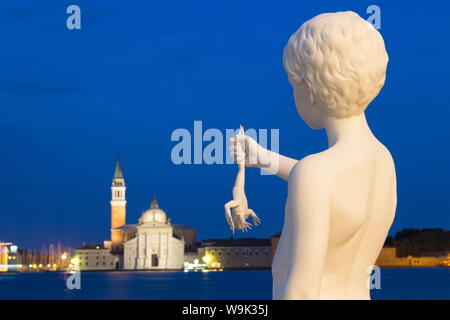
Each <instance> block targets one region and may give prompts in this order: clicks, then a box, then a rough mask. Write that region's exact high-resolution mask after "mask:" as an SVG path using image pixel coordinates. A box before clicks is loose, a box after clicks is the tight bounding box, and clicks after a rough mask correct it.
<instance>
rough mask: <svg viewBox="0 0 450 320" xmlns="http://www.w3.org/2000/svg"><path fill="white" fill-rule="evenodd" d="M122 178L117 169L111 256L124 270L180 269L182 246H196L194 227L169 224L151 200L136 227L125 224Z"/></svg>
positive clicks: (113, 195)
mask: <svg viewBox="0 0 450 320" xmlns="http://www.w3.org/2000/svg"><path fill="white" fill-rule="evenodd" d="M125 190H126V186H125V179H124V176H123V173H122V169H121V166H120V161H119V160H118V161H117V162H116V169H115V172H114V178H113V181H112V186H111V193H112V199H111V242H110V249H111V253H112V254H114V255H116V256H117V257H120V268H123V269H127V270H146V269H182V268H183V262H184V251H185V246H186V245H190V244H191V242H193V243H195V233H196V230H195V229H194V228H190V227H188V226H186V225H172V224H171V223H170V218H169V217H168V216H167V214H166V213H165V212H164V211H163V210H162V209H161V208H160V207H159V205H158V201H157V200H156V198H154V199H153V200H152V202H151V205H150V208H149V209H147V210H146V211H144V212H143V213H142V215H141V217H140V219H139V221H138V223H137V224H126V204H127V201H126V197H125Z"/></svg>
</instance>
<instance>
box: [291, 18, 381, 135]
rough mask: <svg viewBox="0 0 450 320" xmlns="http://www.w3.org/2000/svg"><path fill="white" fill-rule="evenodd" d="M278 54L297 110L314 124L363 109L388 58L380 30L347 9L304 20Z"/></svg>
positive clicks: (378, 84)
mask: <svg viewBox="0 0 450 320" xmlns="http://www.w3.org/2000/svg"><path fill="white" fill-rule="evenodd" d="M283 59H284V68H285V69H286V72H287V73H288V76H289V82H290V83H291V84H292V86H293V88H294V98H295V104H296V106H297V111H298V112H299V114H300V116H301V117H302V119H303V120H304V121H305V122H306V123H307V124H308V125H309V126H310V127H311V128H314V129H321V128H323V127H324V125H323V123H324V119H326V118H338V119H339V118H347V117H351V116H355V115H359V114H361V113H363V112H364V110H365V109H366V108H367V106H368V105H369V103H370V102H371V101H372V100H373V99H374V98H375V97H376V96H377V95H378V93H379V92H380V90H381V88H382V87H383V85H384V81H385V78H386V67H387V63H388V55H387V52H386V49H385V47H384V41H383V37H382V36H381V34H380V33H379V32H378V31H377V30H376V29H375V28H374V27H373V26H372V25H371V24H370V23H368V22H367V21H366V20H364V19H362V18H361V17H360V16H358V15H357V14H356V13H354V12H352V11H346V12H336V13H324V14H320V15H318V16H316V17H314V18H312V19H311V20H308V21H306V22H305V23H304V24H303V25H302V26H301V27H300V29H298V30H297V31H296V32H295V33H294V34H293V35H292V36H291V38H290V39H289V42H288V44H287V45H286V47H285V49H284V57H283Z"/></svg>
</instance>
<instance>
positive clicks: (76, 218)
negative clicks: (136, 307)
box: [0, 0, 450, 248]
mask: <svg viewBox="0 0 450 320" xmlns="http://www.w3.org/2000/svg"><path fill="white" fill-rule="evenodd" d="M419 3H420V4H419ZM70 4H77V5H79V6H80V7H81V11H82V30H75V31H69V30H68V29H67V28H66V18H67V16H68V15H67V14H66V8H67V6H68V5H70ZM371 4H373V3H371V2H365V1H299V0H297V1H293V0H289V1H288V0H285V1H274V0H272V1H261V0H258V1H256V0H251V1H250V0H246V1H241V0H227V1H225V0H196V1H181V0H177V1H124V0H122V1H111V0H110V1H106V0H103V1H94V0H83V1H82V0H73V1H70V2H69V1H51V0H46V1H44V0H40V1H31V0H28V1H15V0H4V1H2V2H1V4H0V36H1V37H0V38H1V40H2V49H1V50H0V66H1V67H0V70H1V71H0V101H1V104H0V108H1V117H0V147H1V150H2V156H1V157H0V168H1V175H2V176H1V184H0V199H1V212H0V239H1V240H6V241H13V242H15V243H17V244H18V245H19V246H20V247H25V248H40V247H42V246H43V245H48V244H49V243H50V242H57V241H58V240H61V242H62V243H63V244H67V245H70V246H73V247H78V246H80V245H81V244H82V243H83V242H87V243H94V242H101V241H103V240H104V239H108V237H109V217H110V216H109V214H110V213H109V211H110V207H109V200H110V196H111V195H110V189H109V188H110V185H111V179H112V175H113V171H114V164H115V157H116V154H117V153H120V154H121V159H122V165H123V171H124V174H125V178H126V184H127V200H128V216H127V222H128V223H136V221H137V219H138V218H139V216H140V213H141V211H142V210H143V209H145V208H147V207H148V206H149V205H150V201H151V199H152V196H153V195H156V196H157V198H158V200H159V203H160V205H161V207H162V208H163V209H165V210H166V211H167V213H168V215H169V216H170V217H171V218H172V222H173V223H185V224H189V225H191V226H194V227H197V228H198V237H199V239H205V238H218V237H228V236H229V231H228V226H227V224H226V222H225V219H224V214H223V204H224V203H225V202H226V201H228V200H230V199H231V188H232V185H233V182H234V178H235V172H236V168H235V166H231V165H190V166H189V165H182V166H176V165H174V164H173V163H172V162H171V160H170V152H171V149H172V147H173V146H174V145H175V143H174V142H171V141H170V135H171V133H172V131H173V130H174V129H176V128H187V129H189V130H192V129H193V124H194V120H202V121H203V127H204V128H205V129H207V128H218V129H221V130H225V129H226V128H236V127H238V126H239V124H243V125H244V126H245V127H252V128H269V129H270V128H279V129H280V150H281V153H283V154H286V155H288V156H291V157H296V158H301V157H303V156H305V155H307V154H309V153H313V152H318V151H320V150H323V149H324V148H325V147H326V143H327V142H326V137H325V132H323V131H313V130H311V129H309V128H308V127H307V125H306V124H305V123H303V122H302V120H301V119H300V118H299V117H298V115H297V114H296V111H295V108H294V103H293V99H292V94H291V88H290V85H289V84H288V82H287V78H286V75H285V72H284V70H283V68H282V59H281V58H282V50H283V47H284V45H285V44H286V42H287V40H288V38H289V37H290V35H291V34H292V33H293V32H294V31H295V30H296V29H297V28H298V27H299V26H300V25H301V23H303V22H304V21H306V20H307V19H309V18H312V17H313V16H315V15H317V14H320V13H324V12H334V11H343V10H353V11H355V12H357V13H359V14H360V15H361V16H362V17H368V16H369V14H366V8H367V7H368V6H369V5H371ZM376 4H377V5H379V6H380V8H381V18H382V22H381V23H382V25H381V30H380V32H381V33H382V35H383V37H384V39H385V43H386V48H387V51H388V54H389V57H390V61H389V66H388V74H387V81H386V85H385V87H384V89H383V90H382V92H381V94H380V95H379V97H378V98H377V99H375V101H374V102H373V103H372V104H371V105H370V106H369V108H368V110H367V117H368V121H369V124H370V125H371V127H372V130H373V131H374V133H375V135H376V136H377V137H378V138H379V139H380V140H381V141H382V142H383V143H384V144H385V145H386V146H387V147H388V148H389V149H390V150H391V152H392V154H393V157H394V160H395V162H396V166H397V175H398V210H397V217H396V220H395V222H394V225H393V228H392V230H391V231H392V232H396V231H398V230H399V229H402V228H404V227H418V228H422V227H442V228H446V229H448V228H449V227H450V219H449V213H450V205H449V201H448V199H449V191H450V188H449V186H450V182H449V181H450V172H449V165H448V164H449V163H450V159H449V158H450V152H449V149H450V148H449V138H450V130H449V124H448V122H449V115H450V114H449V113H450V111H449V110H450V106H449V103H448V101H449V99H448V92H449V90H448V85H449V81H448V75H449V71H450V68H449V64H450V63H449V58H448V57H449V53H448V51H449V49H450V44H449V42H448V30H449V28H448V15H449V12H450V6H449V4H448V3H446V2H443V1H439V2H437V1H427V2H422V1H420V2H419V1H408V2H405V3H404V4H399V2H398V1H377V3H376ZM425 4H426V5H425ZM247 172H248V178H247V196H248V198H249V202H250V205H251V207H253V209H254V210H255V211H256V212H257V213H258V214H259V216H260V217H261V218H262V220H263V223H262V225H261V226H259V227H257V228H256V229H254V231H252V232H251V233H248V234H245V236H251V237H267V236H270V235H272V234H274V233H276V232H278V231H280V230H281V227H282V222H283V214H284V201H285V198H286V184H285V183H284V182H283V181H281V180H279V179H277V178H276V177H273V176H260V175H259V171H258V170H255V169H253V170H250V169H249V170H248V171H247Z"/></svg>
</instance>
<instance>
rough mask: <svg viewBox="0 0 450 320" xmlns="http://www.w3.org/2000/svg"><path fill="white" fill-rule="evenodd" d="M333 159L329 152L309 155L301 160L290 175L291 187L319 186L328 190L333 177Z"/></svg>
mask: <svg viewBox="0 0 450 320" xmlns="http://www.w3.org/2000/svg"><path fill="white" fill-rule="evenodd" d="M335 166H336V165H335V164H334V161H333V158H332V157H330V155H329V154H328V152H327V151H324V152H320V153H315V154H311V155H308V156H306V157H304V158H302V159H301V160H299V161H298V162H297V163H296V164H295V166H294V167H293V168H292V170H291V173H290V175H289V180H288V181H289V185H290V186H293V187H297V186H298V187H300V188H302V187H304V186H305V187H308V188H309V189H311V188H314V186H318V187H320V188H322V189H324V188H326V186H327V185H328V184H329V182H330V181H331V179H332V176H333V167H335Z"/></svg>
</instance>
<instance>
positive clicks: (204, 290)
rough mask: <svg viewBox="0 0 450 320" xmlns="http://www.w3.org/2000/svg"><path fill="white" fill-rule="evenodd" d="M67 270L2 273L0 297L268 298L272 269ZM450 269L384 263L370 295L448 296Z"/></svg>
mask: <svg viewBox="0 0 450 320" xmlns="http://www.w3.org/2000/svg"><path fill="white" fill-rule="evenodd" d="M66 278H67V274H65V273H16V274H12V273H11V274H0V299H2V300H3V299H219V300H221V299H271V292H272V277H271V273H270V270H228V271H223V272H183V271H179V272H178V271H177V272H173V271H170V272H165V271H157V272H82V273H81V290H68V289H67V288H66V281H65V280H66ZM449 288H450V269H448V268H410V269H399V268H393V269H382V272H381V290H372V292H371V293H372V298H373V299H450V291H449Z"/></svg>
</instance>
